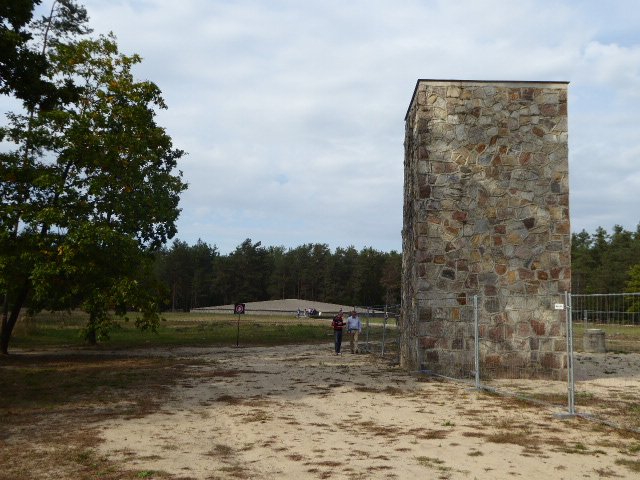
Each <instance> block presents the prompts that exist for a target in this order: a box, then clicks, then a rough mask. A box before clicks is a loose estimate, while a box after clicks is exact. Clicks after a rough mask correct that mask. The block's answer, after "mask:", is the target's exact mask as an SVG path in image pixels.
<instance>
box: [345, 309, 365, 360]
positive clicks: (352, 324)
mask: <svg viewBox="0 0 640 480" xmlns="http://www.w3.org/2000/svg"><path fill="white" fill-rule="evenodd" d="M361 331H362V324H361V323H360V317H359V316H358V314H357V313H356V311H355V310H353V311H352V312H351V315H349V317H348V318H347V333H348V334H349V338H350V346H351V353H360V351H359V350H358V335H359V334H360V332H361Z"/></svg>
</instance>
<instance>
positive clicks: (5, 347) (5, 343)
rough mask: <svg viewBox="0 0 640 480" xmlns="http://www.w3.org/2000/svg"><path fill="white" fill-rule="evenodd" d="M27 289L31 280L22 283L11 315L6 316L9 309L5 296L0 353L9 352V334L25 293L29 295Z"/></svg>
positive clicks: (14, 323)
mask: <svg viewBox="0 0 640 480" xmlns="http://www.w3.org/2000/svg"><path fill="white" fill-rule="evenodd" d="M29 290H31V282H29V280H26V281H25V282H24V285H23V286H22V288H21V289H20V291H19V292H18V296H17V298H16V303H15V305H13V309H12V310H11V315H9V317H8V318H7V313H8V311H9V299H8V298H7V297H8V295H7V296H5V305H4V306H3V312H2V331H1V332H0V353H2V355H8V354H9V340H11V334H12V333H13V327H15V326H16V322H17V321H18V316H19V315H20V310H22V306H23V305H24V302H25V301H26V299H27V295H29Z"/></svg>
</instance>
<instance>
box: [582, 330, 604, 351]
mask: <svg viewBox="0 0 640 480" xmlns="http://www.w3.org/2000/svg"><path fill="white" fill-rule="evenodd" d="M582 342H583V344H582V346H583V348H584V351H585V352H589V353H605V352H606V351H607V346H606V341H605V334H604V330H600V329H599V328H588V329H587V330H585V332H584V336H583V337H582Z"/></svg>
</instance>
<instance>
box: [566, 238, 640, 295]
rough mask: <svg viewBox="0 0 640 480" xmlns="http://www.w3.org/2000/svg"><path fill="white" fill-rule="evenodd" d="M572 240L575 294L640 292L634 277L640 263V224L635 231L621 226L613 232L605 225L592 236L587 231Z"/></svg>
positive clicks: (573, 286) (573, 288)
mask: <svg viewBox="0 0 640 480" xmlns="http://www.w3.org/2000/svg"><path fill="white" fill-rule="evenodd" d="M571 240H572V242H571V243H572V245H571V268H572V291H573V293H587V294H588V293H620V292H624V291H627V292H632V291H633V292H639V291H640V288H638V287H640V285H639V284H638V283H634V280H633V279H634V278H635V275H637V273H635V274H634V273H633V272H634V271H635V270H634V268H636V267H637V266H638V265H640V225H638V228H637V229H636V231H635V232H629V231H626V230H624V229H623V228H622V227H621V226H619V225H616V226H615V227H614V228H613V232H612V233H611V234H608V233H607V231H606V230H605V229H603V228H601V227H599V228H598V229H597V230H596V232H595V233H594V234H592V235H589V234H588V233H587V232H585V231H584V230H583V231H582V232H580V233H578V234H575V233H574V234H573V235H572V237H571Z"/></svg>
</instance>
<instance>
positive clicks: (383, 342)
mask: <svg viewBox="0 0 640 480" xmlns="http://www.w3.org/2000/svg"><path fill="white" fill-rule="evenodd" d="M360 311H361V312H362V314H361V315H360V320H361V322H362V324H363V325H362V332H361V334H360V345H361V350H362V351H363V352H367V353H371V354H375V355H380V356H385V355H386V356H390V357H391V356H395V358H396V359H397V360H399V352H400V348H399V341H400V328H399V318H400V309H399V305H384V306H377V307H365V308H361V309H360Z"/></svg>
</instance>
